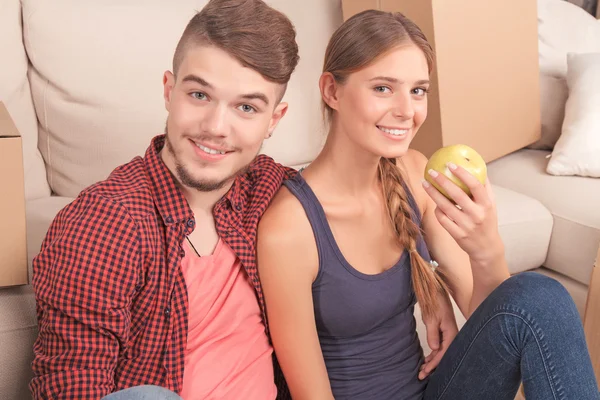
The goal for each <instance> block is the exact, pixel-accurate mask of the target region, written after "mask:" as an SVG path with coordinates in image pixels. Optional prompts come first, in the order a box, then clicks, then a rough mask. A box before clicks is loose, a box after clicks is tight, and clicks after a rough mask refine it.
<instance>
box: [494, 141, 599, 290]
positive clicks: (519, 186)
mask: <svg viewBox="0 0 600 400" xmlns="http://www.w3.org/2000/svg"><path fill="white" fill-rule="evenodd" d="M549 154H550V152H548V151H542V150H531V149H523V150H520V151H517V152H515V153H512V154H509V155H507V156H504V157H502V158H500V159H498V160H495V161H493V162H491V163H489V164H488V174H489V177H490V180H491V181H492V182H494V184H496V185H498V186H502V187H505V188H508V189H511V190H514V191H517V192H519V193H523V194H525V195H527V196H529V197H532V198H534V199H537V200H539V201H540V202H541V203H542V204H543V205H544V206H545V207H546V208H547V209H548V210H549V211H550V212H551V213H552V216H553V218H554V224H553V228H552V237H551V239H550V248H549V250H548V255H547V257H546V261H545V262H544V266H546V267H547V268H550V269H552V270H554V271H556V272H559V273H562V274H564V275H566V276H568V277H570V278H572V279H574V280H576V281H578V282H581V283H584V284H586V285H587V284H588V283H589V280H590V274H591V272H592V266H593V263H594V259H595V257H596V253H597V251H598V245H599V244H600V210H599V207H600V179H593V178H584V177H579V176H565V177H563V176H553V175H550V174H548V173H546V166H547V164H548V159H547V156H548V155H549Z"/></svg>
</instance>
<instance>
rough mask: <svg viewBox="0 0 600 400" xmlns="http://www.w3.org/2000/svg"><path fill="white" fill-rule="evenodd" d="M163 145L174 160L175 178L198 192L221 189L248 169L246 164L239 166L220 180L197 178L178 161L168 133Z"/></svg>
mask: <svg viewBox="0 0 600 400" xmlns="http://www.w3.org/2000/svg"><path fill="white" fill-rule="evenodd" d="M165 145H166V148H167V151H168V152H169V153H170V154H171V156H173V161H174V162H175V168H176V173H177V178H178V179H179V181H180V182H181V184H183V185H185V186H187V187H189V188H192V189H196V190H197V191H199V192H213V191H215V190H219V189H222V188H223V187H225V186H226V185H227V184H228V183H229V182H231V181H233V180H234V179H235V178H236V177H237V176H239V175H242V174H244V173H245V172H246V171H247V170H248V165H245V166H243V167H242V168H240V169H239V170H238V171H236V172H234V173H233V174H231V175H229V176H228V177H227V178H225V179H223V180H220V181H208V180H205V181H201V180H197V179H195V178H194V177H193V176H192V174H191V173H190V172H189V171H188V170H187V169H186V168H185V167H184V166H183V164H181V162H179V159H178V157H177V154H176V153H175V149H174V148H173V145H172V144H171V141H170V140H169V135H167V136H166V138H165Z"/></svg>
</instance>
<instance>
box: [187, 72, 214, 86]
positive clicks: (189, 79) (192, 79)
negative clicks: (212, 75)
mask: <svg viewBox="0 0 600 400" xmlns="http://www.w3.org/2000/svg"><path fill="white" fill-rule="evenodd" d="M181 81H182V82H196V83H198V84H200V85H202V86H206V87H207V88H209V89H214V87H213V85H211V84H210V83H208V82H207V81H205V80H204V79H202V78H200V77H199V76H197V75H193V74H190V75H186V76H185V77H184V78H183V79H182V80H181Z"/></svg>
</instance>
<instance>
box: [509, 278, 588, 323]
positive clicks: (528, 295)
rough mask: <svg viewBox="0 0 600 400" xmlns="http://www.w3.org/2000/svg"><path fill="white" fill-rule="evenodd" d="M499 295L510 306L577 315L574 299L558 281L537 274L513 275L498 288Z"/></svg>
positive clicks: (556, 313)
mask: <svg viewBox="0 0 600 400" xmlns="http://www.w3.org/2000/svg"><path fill="white" fill-rule="evenodd" d="M498 291H499V295H500V297H502V298H503V299H504V301H505V302H507V303H508V304H512V305H514V306H515V307H519V308H523V309H526V310H530V311H532V310H536V311H537V312H542V311H546V312H548V313H550V314H553V315H556V316H559V315H566V316H569V315H572V314H577V315H578V313H577V308H576V306H575V303H574V302H573V298H572V297H571V295H570V294H569V292H568V291H567V289H566V288H565V287H564V286H563V285H562V284H561V283H560V282H558V281H557V280H556V279H553V278H550V277H548V276H545V275H542V274H540V273H537V272H522V273H519V274H516V275H513V276H512V277H510V278H509V279H507V280H506V281H505V282H504V283H502V285H500V286H499V287H498Z"/></svg>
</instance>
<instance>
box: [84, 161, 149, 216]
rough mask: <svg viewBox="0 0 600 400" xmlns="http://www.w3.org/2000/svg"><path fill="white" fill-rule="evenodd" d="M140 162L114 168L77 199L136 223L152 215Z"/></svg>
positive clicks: (146, 177)
mask: <svg viewBox="0 0 600 400" xmlns="http://www.w3.org/2000/svg"><path fill="white" fill-rule="evenodd" d="M146 168H147V166H146V164H145V163H144V159H143V158H141V157H135V158H134V159H132V160H131V161H130V162H128V163H126V164H123V165H120V166H118V167H117V168H115V169H114V170H113V171H112V172H111V173H110V175H109V176H108V177H107V178H106V179H105V180H102V181H99V182H97V183H95V184H93V185H91V186H89V187H87V188H86V189H84V190H82V191H81V193H80V194H79V196H78V199H85V200H86V201H87V202H91V203H94V202H103V203H108V204H112V206H113V207H115V208H120V209H121V210H122V211H124V212H126V213H127V214H129V215H130V216H131V218H132V219H134V220H137V219H141V218H144V217H146V216H147V215H148V213H153V212H154V209H155V208H154V200H153V194H152V186H151V182H150V178H149V176H148V172H147V170H146Z"/></svg>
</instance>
